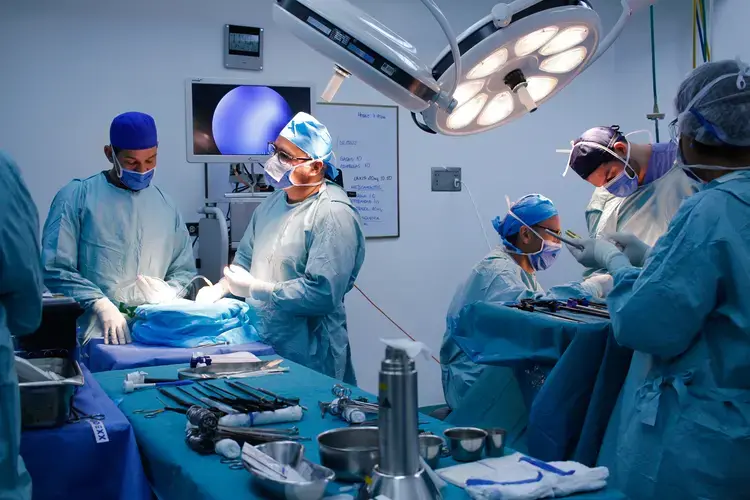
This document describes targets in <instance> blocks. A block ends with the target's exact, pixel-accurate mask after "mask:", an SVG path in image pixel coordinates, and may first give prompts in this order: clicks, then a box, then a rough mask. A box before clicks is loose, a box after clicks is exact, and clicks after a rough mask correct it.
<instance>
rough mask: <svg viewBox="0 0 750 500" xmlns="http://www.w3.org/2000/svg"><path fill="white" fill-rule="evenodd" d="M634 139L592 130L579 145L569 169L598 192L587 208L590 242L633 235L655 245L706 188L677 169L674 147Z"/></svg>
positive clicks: (611, 129) (575, 145) (617, 132)
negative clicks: (685, 202) (694, 196)
mask: <svg viewBox="0 0 750 500" xmlns="http://www.w3.org/2000/svg"><path fill="white" fill-rule="evenodd" d="M633 134H635V132H634V133H633ZM630 135H632V134H627V136H626V135H624V134H623V133H622V132H620V128H619V127H617V126H612V127H595V128H592V129H590V130H587V131H586V132H584V133H583V135H582V136H581V137H579V138H578V139H576V140H575V141H573V148H572V151H571V153H570V160H569V164H568V167H569V168H571V169H572V170H574V171H575V172H576V173H577V174H578V175H579V176H580V177H581V178H582V179H585V180H586V181H587V182H588V183H589V184H592V185H593V186H596V189H595V190H594V193H593V195H592V196H591V201H589V204H588V207H586V225H587V226H588V230H589V237H590V238H600V237H601V236H602V235H603V234H605V233H614V232H615V231H627V232H630V233H633V234H635V235H636V236H638V238H640V239H641V240H643V241H645V242H646V243H648V244H649V245H653V244H654V243H656V240H657V239H658V238H659V237H660V236H661V235H662V234H664V233H665V232H666V231H667V227H668V226H669V221H671V220H672V217H674V214H675V213H676V212H677V209H678V208H679V207H680V204H681V203H682V201H683V200H684V199H685V198H687V197H689V196H691V195H692V194H694V193H696V192H697V191H698V189H699V187H700V182H698V179H696V178H695V176H694V175H692V174H691V173H690V172H686V171H684V170H682V169H680V168H674V167H675V159H676V156H677V147H676V145H675V144H674V143H672V142H667V143H656V144H637V143H633V142H631V141H630V140H629V139H628V137H629V136H630ZM566 172H567V170H566ZM593 271H594V270H589V271H588V272H587V273H585V274H586V275H588V274H591V273H592V272H593Z"/></svg>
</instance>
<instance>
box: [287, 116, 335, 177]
mask: <svg viewBox="0 0 750 500" xmlns="http://www.w3.org/2000/svg"><path fill="white" fill-rule="evenodd" d="M279 135H280V136H281V137H283V138H285V139H288V140H289V141H291V142H292V143H293V144H294V145H295V146H297V147H298V148H300V149H301V150H302V151H304V152H305V153H307V154H308V155H310V158H313V159H315V160H322V161H323V163H325V164H326V166H327V167H328V175H329V176H330V177H331V178H332V179H335V178H336V176H338V170H337V169H336V167H335V166H334V165H333V163H332V162H331V158H332V156H333V140H332V139H331V134H330V133H329V132H328V129H327V128H326V126H325V125H323V124H322V123H320V122H319V121H318V120H317V119H316V118H315V117H314V116H312V115H309V114H307V113H297V114H296V115H294V118H292V120H291V121H290V122H289V123H287V124H286V127H284V128H283V130H282V131H281V133H280V134H279Z"/></svg>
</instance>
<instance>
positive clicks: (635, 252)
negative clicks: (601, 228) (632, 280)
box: [604, 233, 651, 267]
mask: <svg viewBox="0 0 750 500" xmlns="http://www.w3.org/2000/svg"><path fill="white" fill-rule="evenodd" d="M604 237H605V238H606V239H608V240H610V241H613V242H614V243H615V244H617V245H618V246H619V247H622V253H624V254H625V257H627V258H628V260H629V261H630V263H631V264H633V265H634V266H636V267H643V264H644V263H645V262H646V257H648V254H649V253H650V252H651V247H650V246H648V245H647V244H645V243H644V242H642V241H641V240H639V239H638V237H637V236H636V235H634V234H632V233H609V234H605V235H604Z"/></svg>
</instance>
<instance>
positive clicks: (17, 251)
mask: <svg viewBox="0 0 750 500" xmlns="http://www.w3.org/2000/svg"><path fill="white" fill-rule="evenodd" d="M0 190H1V191H2V192H1V193H0V248H2V251H0V269H1V271H0V498H2V499H3V500H5V499H8V500H30V499H31V478H30V477H29V473H28V472H27V471H26V467H25V466H24V463H23V459H22V458H21V457H20V456H19V454H18V453H19V449H20V446H21V408H20V400H19V399H20V398H19V395H18V378H17V377H16V366H15V361H14V356H13V341H12V339H11V335H14V336H18V335H26V334H29V333H33V332H34V331H36V329H37V328H38V327H39V323H40V322H41V320H42V269H41V265H40V263H39V260H38V259H35V258H33V256H34V255H39V216H38V214H37V210H36V205H34V202H33V200H32V199H31V196H30V195H29V192H28V190H27V189H26V185H25V184H24V182H23V180H21V174H20V173H19V171H18V168H17V167H16V165H15V163H14V162H13V161H12V160H11V159H10V158H9V157H8V156H7V155H5V154H4V153H3V152H2V151H0Z"/></svg>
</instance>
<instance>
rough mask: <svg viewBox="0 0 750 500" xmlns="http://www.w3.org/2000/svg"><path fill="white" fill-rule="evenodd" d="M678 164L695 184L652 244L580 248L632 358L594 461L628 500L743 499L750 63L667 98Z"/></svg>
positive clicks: (747, 413)
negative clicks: (600, 276) (603, 280)
mask: <svg viewBox="0 0 750 500" xmlns="http://www.w3.org/2000/svg"><path fill="white" fill-rule="evenodd" d="M675 103H676V108H677V113H678V118H677V120H676V121H675V123H674V127H673V131H674V140H675V143H676V144H677V146H678V151H679V159H678V164H679V166H680V168H682V169H684V170H689V171H691V172H692V173H694V174H695V175H697V176H698V177H699V178H700V179H701V181H702V182H703V184H702V187H701V190H700V191H699V192H698V193H696V194H694V195H693V196H691V197H690V198H688V199H686V200H685V201H684V202H683V204H682V206H681V207H680V209H679V210H678V212H677V214H676V215H675V217H674V219H673V220H672V223H671V224H670V226H669V230H668V231H667V233H666V234H664V236H662V237H661V238H660V239H659V240H658V241H657V242H656V245H655V246H654V247H653V249H651V248H650V247H649V246H648V245H646V244H644V243H643V242H641V241H639V240H638V239H637V238H635V237H634V236H633V235H632V234H620V233H618V234H614V235H611V236H610V238H611V239H612V240H613V241H615V242H616V243H617V244H618V246H617V247H616V246H615V245H614V244H612V243H610V242H609V241H605V240H585V241H582V242H581V243H582V247H583V248H582V249H580V250H576V249H571V252H572V253H573V254H574V256H575V257H576V258H577V259H578V260H579V262H581V263H583V264H584V265H586V266H588V265H591V264H594V265H598V266H604V267H606V268H607V269H608V271H609V272H610V273H611V274H612V276H613V278H614V288H613V290H612V292H611V294H610V295H609V298H608V300H607V303H608V306H609V314H610V316H611V318H612V328H613V331H614V336H615V338H616V340H617V342H618V343H619V344H621V345H623V346H625V347H629V348H631V349H633V350H634V351H635V353H634V355H633V360H632V362H631V366H630V371H629V372H628V377H627V379H626V381H625V385H624V387H623V389H622V392H621V394H620V402H619V403H618V406H617V407H615V411H614V412H613V415H612V419H611V421H610V423H609V427H608V428H607V432H606V434H605V439H604V444H603V446H602V450H601V453H600V455H599V461H600V463H602V465H606V466H608V467H610V471H611V472H612V475H611V477H610V480H611V481H612V484H613V486H614V487H616V488H618V489H620V490H622V491H623V493H625V495H626V496H627V497H628V498H633V499H641V498H665V499H667V498H669V499H671V498H679V499H698V498H721V499H734V498H747V497H748V483H747V477H748V470H750V299H749V297H750V224H748V221H749V220H750V67H748V65H747V64H745V63H744V62H742V61H718V62H712V63H707V64H704V65H702V66H700V67H698V68H697V69H695V70H693V72H692V73H690V75H688V77H687V78H686V79H685V81H683V82H682V84H681V85H680V88H679V90H678V92H677V97H676V100H675Z"/></svg>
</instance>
